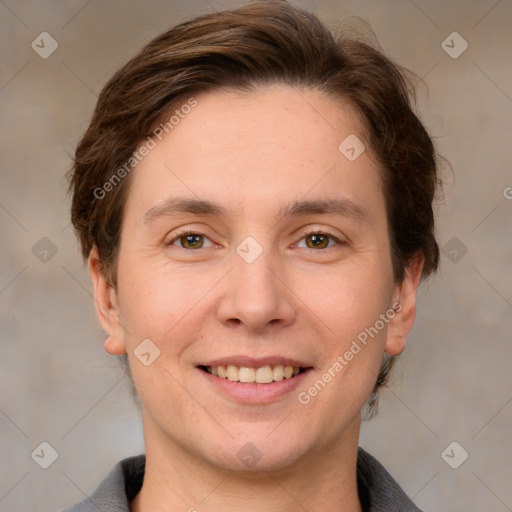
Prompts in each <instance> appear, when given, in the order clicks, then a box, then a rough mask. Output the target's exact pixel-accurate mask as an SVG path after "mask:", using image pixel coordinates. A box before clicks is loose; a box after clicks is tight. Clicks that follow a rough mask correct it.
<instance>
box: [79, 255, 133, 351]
mask: <svg viewBox="0 0 512 512" xmlns="http://www.w3.org/2000/svg"><path fill="white" fill-rule="evenodd" d="M88 265H89V273H90V274H91V279H92V285H93V289H94V302H95V304H96V315H97V316H98V321H99V323H100V325H101V327H102V329H103V330H104V331H105V332H106V333H107V339H106V340H105V350H106V351H107V352H108V353H109V354H112V355H115V356H120V355H122V354H125V353H126V346H125V344H124V331H123V328H122V325H121V323H120V316H121V314H120V311H119V303H118V300H117V295H116V291H115V289H114V287H113V286H112V285H111V284H110V283H109V282H108V281H107V279H106V278H105V275H104V273H103V269H102V264H101V261H100V258H99V253H98V249H97V247H96V246H93V248H92V249H91V252H90V253H89V258H88Z"/></svg>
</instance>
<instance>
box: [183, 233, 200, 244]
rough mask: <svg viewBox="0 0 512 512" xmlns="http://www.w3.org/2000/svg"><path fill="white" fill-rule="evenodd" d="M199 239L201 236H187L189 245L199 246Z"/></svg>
mask: <svg viewBox="0 0 512 512" xmlns="http://www.w3.org/2000/svg"><path fill="white" fill-rule="evenodd" d="M199 238H200V235H187V236H186V240H187V242H186V243H187V245H194V244H197V243H198V242H199Z"/></svg>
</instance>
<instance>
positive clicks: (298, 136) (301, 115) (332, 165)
mask: <svg viewBox="0 0 512 512" xmlns="http://www.w3.org/2000/svg"><path fill="white" fill-rule="evenodd" d="M194 99H195V101H196V106H194V107H193V108H191V109H187V110H186V111H187V114H183V113H182V115H180V116H177V115H176V116H175V118H174V123H173V127H172V129H171V130H170V131H169V133H168V134H167V135H164V137H163V139H162V140H161V141H160V140H156V142H157V144H156V146H155V147H154V148H153V149H151V151H149V154H147V156H145V157H144V158H143V159H142V161H141V162H139V164H138V165H137V166H136V168H135V170H134V172H133V176H132V180H133V182H132V187H131V192H130V195H129V198H128V202H129V203H130V202H132V203H135V204H136V205H139V206H140V208H142V207H145V206H153V205H154V204H157V203H158V202H160V201H161V200H162V199H163V198H164V196H166V195H175V196H181V197H183V196H189V197H196V198H202V199H207V200H215V201H216V202H219V203H222V204H225V205H229V207H230V208H231V210H232V211H233V213H236V214H242V213H243V212H245V211H252V212H253V213H256V211H257V209H258V206H257V205H258V204H259V205H263V204H264V205H266V206H269V205H271V204H275V206H276V209H279V210H282V209H283V207H284V206H286V205H287V204H289V203H290V201H291V200H293V201H296V200H298V199H300V198H306V196H307V198H308V199H319V198H320V197H322V198H325V195H326V194H329V195H330V198H333V197H334V196H336V194H337V192H339V193H340V194H342V195H343V196H345V197H347V198H348V199H349V200H352V201H353V202H354V203H355V202H356V201H358V202H363V203H364V204H366V206H367V208H368V210H370V213H371V210H374V211H373V213H374V214H378V213H379V212H381V211H382V208H383V207H384V203H383V197H382V193H381V189H380V177H379V172H378V169H377V167H376V166H375V164H374V162H373V161H372V159H371V158H370V155H369V151H363V152H362V154H361V155H360V156H359V157H358V158H356V159H355V160H354V159H353V160H351V159H349V158H347V153H346V152H345V153H344V152H343V151H342V150H344V151H345V150H346V149H347V144H346V143H344V141H346V140H348V141H349V142H350V143H351V145H352V146H354V141H355V143H356V144H358V143H359V142H358V141H362V140H363V139H364V135H363V131H362V129H361V126H362V124H361V122H360V119H359V116H358V115H357V113H356V112H355V110H354V109H353V108H352V107H351V106H350V105H349V104H348V103H346V102H344V101H342V100H334V99H332V98H329V97H326V96H325V95H323V94H321V93H320V92H318V91H314V90H304V89H297V88H295V87H291V86H287V85H273V86H268V87H262V88H259V89H257V90H255V91H252V92H244V93H239V92H235V91H229V90H215V91H208V92H203V93H201V94H198V95H195V96H194ZM177 110H178V112H177V113H179V108H178V109H177ZM174 112H176V110H175V111H174ZM183 112H185V110H184V111H183ZM170 114H172V112H171V113H170ZM340 144H341V147H340ZM361 144H362V143H361ZM349 145H350V144H349ZM361 147H362V146H361ZM355 149H356V150H360V148H359V147H356V148H355ZM349 155H350V154H349ZM273 213H274V214H275V213H276V212H273Z"/></svg>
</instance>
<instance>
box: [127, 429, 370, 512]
mask: <svg viewBox="0 0 512 512" xmlns="http://www.w3.org/2000/svg"><path fill="white" fill-rule="evenodd" d="M359 426H360V425H359V421H357V422H355V423H354V424H353V425H351V426H350V427H349V428H348V429H347V431H346V432H345V433H344V435H343V439H341V440H338V441H337V443H336V444H335V445H334V446H333V445H329V446H325V447H323V449H322V450H320V451H318V452H315V453H311V454H309V455H308V456H306V457H302V458H301V459H300V460H299V461H297V462H295V463H293V464H292V465H291V466H288V467H286V468H282V469H278V470H272V469H268V470H266V469H262V470H261V471H259V472H254V471H250V472H249V471H247V472H246V471H236V472H234V471H229V470H226V469H222V468H221V467H218V466H215V465H212V464H211V463H209V462H208V461H205V460H204V459H203V458H201V457H200V456H199V454H197V453H192V452H191V451H190V450H188V449H187V447H184V446H181V445H180V444H178V443H176V442H170V440H169V439H168V438H165V437H164V435H163V434H162V433H161V432H160V431H159V430H158V429H157V428H156V427H155V426H154V425H148V423H147V422H145V424H144V433H145V441H146V470H145V475H144V484H143V486H142V489H141V491H140V492H139V494H138V495H137V496H136V497H135V499H134V500H133V502H132V504H131V507H130V510H131V512H149V511H155V510H183V511H188V512H220V511H222V512H231V511H235V510H236V511H239V510H244V511H247V512H252V511H260V510H265V511H268V512H274V511H275V512H277V511H279V512H296V511H297V510H307V511H308V512H316V511H322V512H361V510H362V509H361V505H360V502H359V496H358V490H357V477H356V462H357V446H358V436H359ZM163 447H164V449H163Z"/></svg>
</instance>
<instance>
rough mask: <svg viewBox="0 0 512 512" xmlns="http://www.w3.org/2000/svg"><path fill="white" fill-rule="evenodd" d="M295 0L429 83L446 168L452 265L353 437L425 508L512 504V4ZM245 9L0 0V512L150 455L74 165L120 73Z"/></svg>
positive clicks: (52, 503) (84, 486)
mask: <svg viewBox="0 0 512 512" xmlns="http://www.w3.org/2000/svg"><path fill="white" fill-rule="evenodd" d="M294 3H296V4H298V5H300V6H302V7H305V8H307V9H309V10H314V12H315V13H316V14H318V15H319V16H320V17H321V18H322V19H323V20H324V21H325V22H326V23H328V25H329V26H330V27H331V28H336V27H337V26H338V25H339V23H340V22H341V20H344V19H346V18H348V17H350V16H354V15H357V16H361V17H362V18H363V19H364V20H366V21H367V22H368V23H369V24H370V25H371V26H372V28H373V30H374V31H375V33H376V35H377V37H378V39H379V41H380V43H381V44H382V46H383V48H384V50H385V51H386V52H387V53H388V54H389V55H390V56H391V57H393V58H394V59H396V60H397V61H398V62H399V63H401V64H403V65H405V66H407V67H409V68H411V69H412V70H413V71H415V72H416V73H417V74H418V75H419V76H421V77H423V78H424V81H425V83H426V84H427V85H428V89H429V94H428V96H427V94H426V92H425V90H424V89H420V94H419V108H420V111H421V115H422V117H423V119H424V121H425V123H426V125H427V127H428V128H429V129H430V131H431V133H432V134H433V135H434V136H435V137H436V141H437V145H438V149H439V151H440V152H441V154H443V155H444V156H445V157H446V158H447V159H448V160H449V161H450V163H451V165H452V167H453V171H454V173H453V175H452V174H451V172H450V171H449V170H445V171H443V176H444V179H445V181H446V182H447V186H446V193H445V197H444V199H443V200H442V201H440V202H439V204H438V206H437V221H438V238H439V242H440V245H442V246H443V247H444V248H445V249H444V252H445V253H446V254H443V256H442V262H441V270H440V272H439V274H438V276H437V277H436V278H434V279H433V280H431V281H430V282H429V283H427V284H426V285H423V287H422V290H421V293H420V301H419V311H418V316H417V320H416V324H415V327H414V330H413V332H412V335H411V336H410V337H409V339H408V342H409V345H408V349H407V350H406V353H405V354H404V356H403V357H402V358H401V360H400V361H401V362H400V364H399V366H398V368H397V372H396V373H395V378H394V386H393V387H392V388H391V389H390V390H389V391H387V392H385V393H384V394H383V395H382V398H381V407H380V414H379V416H378V417H377V418H375V419H374V420H372V421H371V422H368V423H365V424H364V426H363V430H362V436H361V444H362V446H364V447H365V448H367V449H368V450H369V451H370V452H371V453H373V454H374V455H375V456H376V457H377V458H378V459H379V460H380V461H381V462H382V463H383V464H384V465H385V467H386V468H387V469H388V470H389V471H390V473H391V474H392V475H393V476H394V477H395V478H396V479H397V480H398V482H399V483H400V484H401V485H402V486H403V488H404V490H405V491H406V492H407V493H408V494H409V495H410V496H411V497H413V498H414V500H415V502H416V503H417V504H418V505H419V506H420V507H421V508H422V509H423V510H424V511H425V512H433V511H440V510H475V511H476V510H479V511H480V510H485V511H486V512H502V511H507V510H512V486H511V485H510V482H511V481H512V470H511V467H510V461H511V460H512V442H511V436H510V432H511V427H510V426H511V421H512V404H511V401H512V377H511V375H512V372H511V371H510V365H511V350H512V349H511V321H510V319H511V312H512V310H511V308H512V291H511V290H512V272H510V263H511V261H512V258H511V256H512V254H511V252H512V251H511V247H512V244H511V239H510V237H511V232H512V230H511V227H512V223H511V214H512V200H510V199H507V198H506V197H505V194H506V191H507V190H510V192H511V193H510V194H509V197H511V196H512V189H507V187H512V172H511V163H510V162H511V160H512V159H511V149H510V147H511V145H510V134H511V128H512V68H511V50H512V30H511V26H512V2H511V1H510V0H508V1H507V0H501V1H496V0H486V1H476V0H472V1H449V2H443V1H430V0H429V1H426V0H415V1H414V2H413V1H409V0H396V1H379V2H378V1H375V0H374V1H370V0H365V1H355V0H352V1H342V2H340V1H333V0H318V1H317V2H316V3H315V2H308V1H301V2H294ZM237 4H238V2H234V1H233V2H231V1H230V2H228V1H225V2H221V1H218V0H211V1H191V2H185V1H176V2H169V1H164V0H153V1H147V2H135V1H121V0H116V1H108V2H100V1H97V0H92V1H89V2H88V1H87V0H76V1H75V0H73V1H72V0H68V1H62V2H49V1H46V2H35V1H32V2H30V1H22V0H20V1H16V0H4V1H0V52H1V62H2V66H1V69H0V112H1V124H2V136H1V137H0V146H1V149H0V159H1V166H0V169H1V170H0V172H1V183H2V185H1V190H0V223H1V224H0V225H1V245H0V247H1V248H0V265H1V274H0V320H1V323H0V340H1V357H0V432H1V439H2V441H1V444H0V471H1V475H0V511H9V512H17V511H28V510H31V511H55V510H58V509H60V508H62V507H64V506H67V505H70V504H71V503H74V502H76V501H78V500H79V499H81V498H83V497H84V495H86V494H89V493H90V492H92V491H93V490H94V488H95V487H96V485H97V484H98V483H99V481H100V479H101V478H103V476H104V475H105V474H106V472H107V471H109V470H110V469H111V467H112V466H113V465H114V464H115V463H116V462H117V461H118V460H120V459H121V458H124V457H126V456H130V455H133V454H137V453H140V452H142V451H143V440H142V431H141V422H140V419H139V415H138V412H137V410H136V408H135V406H134V405H133V404H132V402H131V400H130V397H129V393H128V387H127V384H126V382H125V380H124V379H122V373H121V371H120V369H119V366H118V362H117V361H116V359H115V358H113V357H112V356H108V355H107V354H106V353H105V352H104V351H103V340H104V335H103V332H102V330H101V329H100V327H99V325H98V323H97V321H96V318H95V313H94V307H93V301H92V298H91V284H90V280H89V276H88V274H87V272H86V268H85V267H84V266H83V265H82V261H81V258H80V253H79V251H78V245H77V242H76V240H75V238H74V235H73V231H72V229H71V226H70V225H69V218H68V208H69V202H68V198H67V197H66V193H65V190H66V181H65V179H64V172H65V170H66V169H67V168H68V167H69V165H70V157H69V155H70V154H72V152H73V149H74V147H75V145H76V142H77V140H78V138H79V136H80V135H81V134H82V132H83V131H84V130H85V128H86V126H87V124H88V121H89V118H90V115H91V112H92V109H93V107H94V104H95V101H96V96H97V93H98V92H99V90H100V89H101V87H102V85H103V84H104V83H105V81H106V80H107V79H108V78H109V77H110V75H111V74H112V73H113V72H114V70H116V69H117V68H118V67H119V66H120V65H121V64H122V63H123V62H124V61H125V60H127V59H128V58H129V57H131V56H132V55H134V54H135V53H136V52H137V51H138V50H139V49H140V47H141V46H142V45H143V44H144V43H145V42H147V41H148V40H149V39H151V38H152V37H154V36H156V35H157V34H159V33H160V32H162V31H164V30H166V29H168V28H169V27H170V26H172V25H174V24H175V23H177V22H179V21H181V20H183V19H184V18H189V17H191V16H193V15H195V14H198V13H206V12H210V11H212V10H213V9H217V10H220V9H223V8H227V7H232V6H235V5H237ZM43 31H46V32H49V33H50V34H51V36H52V37H53V38H55V40H56V41H57V42H58V44H59V47H58V49H57V50H56V51H55V53H53V54H52V55H51V56H50V57H49V58H48V59H42V58H41V57H40V56H39V55H38V54H37V53H36V52H35V51H34V50H33V49H32V48H31V42H32V41H33V40H34V39H36V37H37V36H38V35H39V34H40V33H41V32H43ZM454 31H456V32H458V33H459V34H461V36H462V37H463V38H464V39H465V40H466V41H467V42H468V44H469V47H468V49H467V50H466V51H465V52H464V53H463V54H462V55H460V57H458V58H457V59H453V58H451V57H450V56H449V55H448V54H447V53H446V52H445V51H444V50H443V48H442V47H441V43H442V41H443V40H445V39H446V37H447V36H448V35H449V34H451V33H452V32H454ZM504 191H505V193H504ZM43 237H47V238H48V239H49V240H51V242H52V243H53V244H54V245H55V248H56V250H57V252H56V253H55V254H54V255H53V256H52V253H51V252H49V253H48V255H47V259H48V261H46V262H44V261H40V259H38V258H37V257H36V255H34V253H33V251H32V248H33V247H34V245H35V244H36V243H37V242H38V241H39V240H40V239H41V238H43ZM453 237H456V240H452V239H453ZM40 243H41V244H43V246H42V247H43V249H44V248H45V247H46V246H45V245H44V244H45V243H46V244H47V242H40ZM447 243H449V245H448V246H446V244H447ZM454 244H455V245H454ZM461 247H467V253H466V254H464V255H463V256H462V258H461V257H460V256H461V254H462V252H461ZM454 248H455V250H456V251H457V258H460V259H459V260H458V261H452V260H454V256H455V253H454V252H453V249H454ZM40 250H41V249H40ZM450 251H451V252H450ZM36 252H37V251H36ZM40 256H41V255H40ZM50 256H51V257H50ZM42 441H47V442H49V443H50V444H51V445H52V446H53V447H54V448H55V450H56V451H57V452H58V458H57V460H56V461H55V462H54V463H53V464H52V465H51V466H50V467H49V468H48V469H46V470H44V469H42V468H40V467H39V466H38V465H37V464H36V463H35V462H34V460H33V459H32V458H31V452H32V451H33V450H34V449H36V448H37V447H38V446H39V444H40V443H41V442H42ZM453 441H457V442H458V443H459V444H460V445H461V446H462V447H463V448H464V449H465V450H466V451H467V452H468V453H469V457H468V459H467V460H466V461H465V462H464V463H463V464H462V465H460V467H459V468H458V469H452V468H451V467H449V466H448V464H447V463H446V462H445V461H444V460H443V458H442V457H441V453H442V452H443V450H444V449H445V448H446V447H447V446H448V445H449V444H450V443H451V442H453ZM460 453H461V451H460V449H459V448H457V449H456V450H455V451H454V452H453V456H452V460H458V457H459V456H460ZM450 455H452V454H451V453H450Z"/></svg>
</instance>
